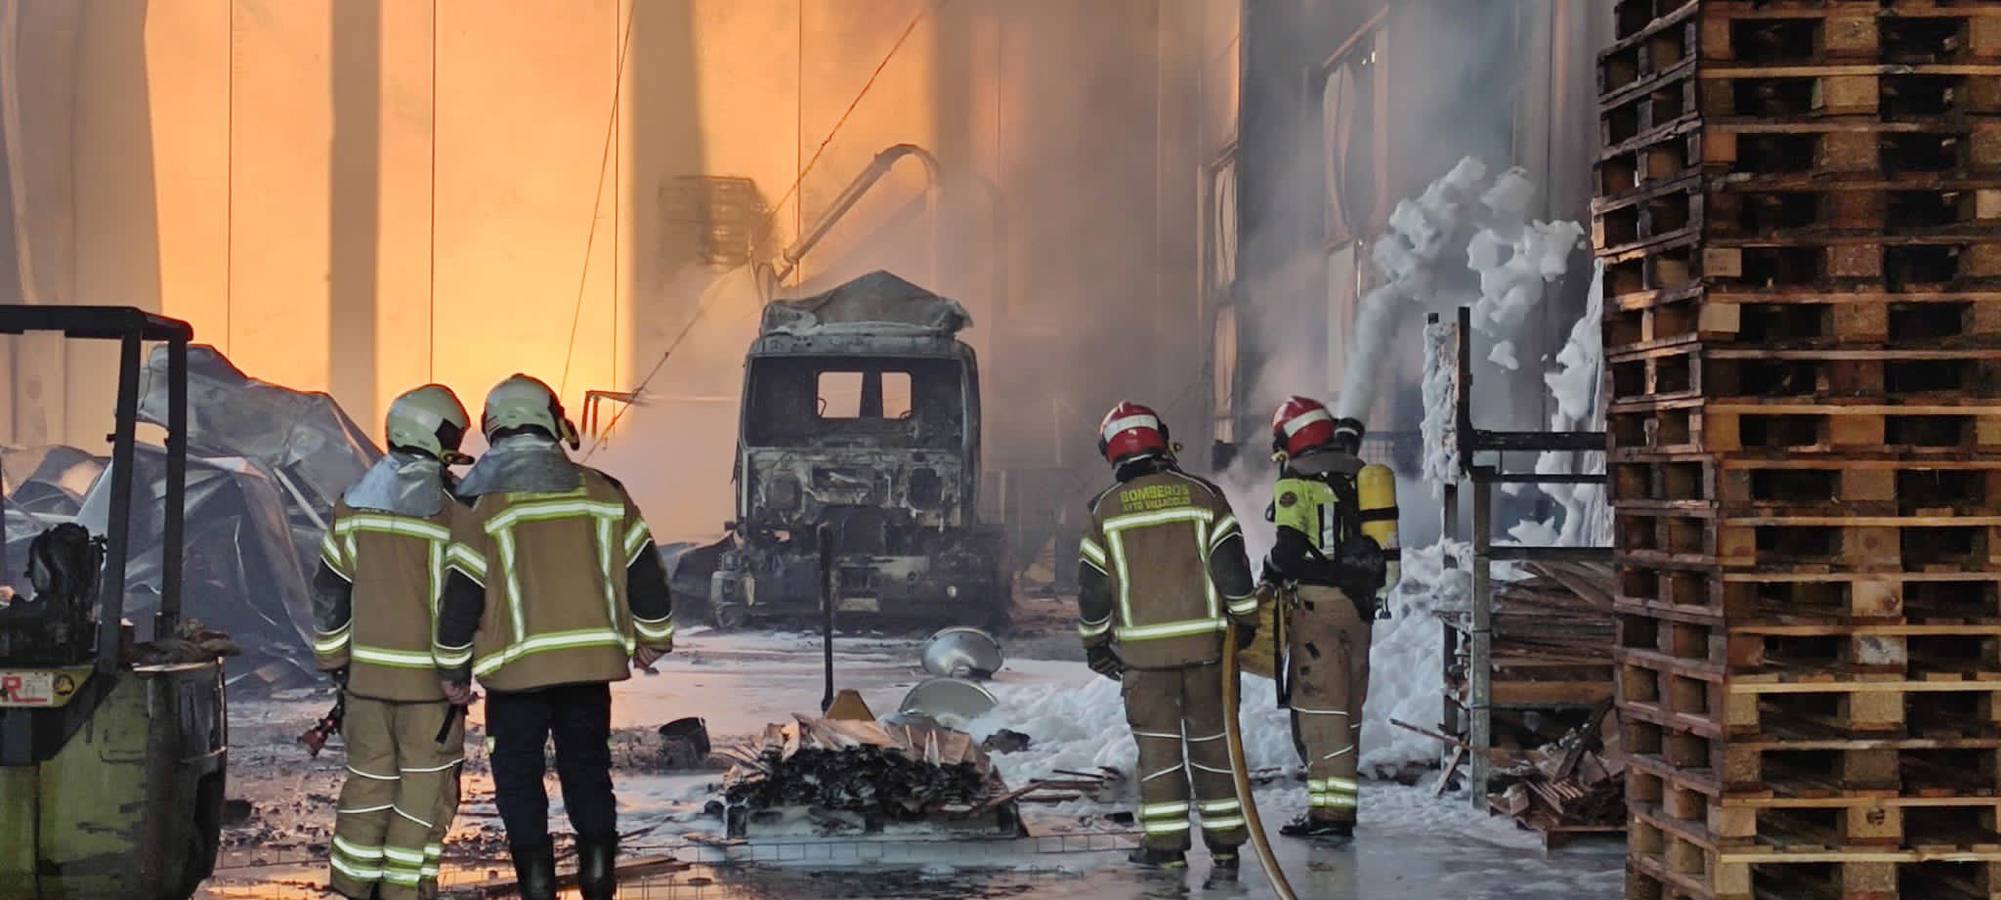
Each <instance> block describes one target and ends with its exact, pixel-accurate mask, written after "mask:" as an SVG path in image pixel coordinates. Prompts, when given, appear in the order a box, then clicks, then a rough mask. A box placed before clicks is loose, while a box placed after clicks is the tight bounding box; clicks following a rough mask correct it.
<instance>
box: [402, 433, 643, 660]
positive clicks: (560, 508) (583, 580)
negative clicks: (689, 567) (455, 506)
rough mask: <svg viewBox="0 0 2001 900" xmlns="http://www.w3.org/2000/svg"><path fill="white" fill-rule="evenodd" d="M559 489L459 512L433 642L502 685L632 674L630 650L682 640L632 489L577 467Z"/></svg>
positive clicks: (490, 498) (491, 500)
mask: <svg viewBox="0 0 2001 900" xmlns="http://www.w3.org/2000/svg"><path fill="white" fill-rule="evenodd" d="M578 471H579V473H580V475H581V477H582V485H581V486H580V487H578V488H577V489H576V490H573V491H564V492H560V493H501V494H486V495H483V496H481V497H479V498H478V500H476V501H475V502H474V503H473V507H472V509H471V510H470V511H469V512H466V513H462V514H460V515H458V516H457V517H455V519H454V522H453V528H452V540H451V545H450V547H449V548H448V549H447V551H446V572H447V575H446V584H445V595H444V598H443V600H442V601H441V603H440V606H439V611H438V632H437V639H436V642H435V645H434V646H433V647H432V648H431V652H432V655H433V657H434V658H435V661H436V663H437V668H438V673H439V674H440V675H442V676H443V677H445V678H448V679H452V680H465V679H466V678H467V676H473V677H477V678H478V679H479V681H480V683H481V684H484V685H486V687H487V688H488V689H489V690H494V691H503V692H505V691H529V690H535V689H537V688H544V687H552V686H555V685H562V684H578V683H584V682H606V681H622V680H624V679H626V678H629V677H631V671H630V667H631V659H632V654H633V650H634V649H635V648H636V647H638V646H641V645H644V646H646V647H649V648H652V649H656V650H660V651H667V650H671V649H673V646H674V608H673V602H672V599H671V598H670V597H669V595H668V590H667V577H666V573H665V572H664V570H663V569H662V568H661V566H660V555H659V553H658V552H657V551H656V550H655V548H654V543H653V534H652V532H650V531H649V530H648V529H647V527H646V520H645V519H643V518H641V517H640V514H639V509H638V507H636V506H634V505H633V503H632V498H631V497H630V496H628V495H627V494H626V492H625V489H624V488H623V487H622V486H620V485H619V484H618V482H616V481H613V480H612V479H611V478H610V477H609V476H607V475H605V474H603V473H601V472H598V471H596V470H594V469H588V468H584V467H581V466H580V467H578Z"/></svg>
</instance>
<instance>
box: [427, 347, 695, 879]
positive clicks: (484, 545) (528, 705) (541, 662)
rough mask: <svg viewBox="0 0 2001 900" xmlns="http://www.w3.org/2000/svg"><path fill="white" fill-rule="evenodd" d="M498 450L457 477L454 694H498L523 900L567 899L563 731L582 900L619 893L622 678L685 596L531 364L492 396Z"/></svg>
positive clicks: (492, 733) (451, 584)
mask: <svg viewBox="0 0 2001 900" xmlns="http://www.w3.org/2000/svg"><path fill="white" fill-rule="evenodd" d="M480 428H481V430H482V431H484V432H485V434H486V436H487V441H488V443H489V449H488V450H487V452H486V454H485V455H483V456H481V457H480V461H479V463H478V464H476V465H474V466H473V467H472V469H471V471H469V472H467V473H466V477H465V480H464V481H462V482H461V483H460V484H459V495H460V497H461V498H463V499H464V500H465V501H466V502H468V503H470V504H471V505H472V510H471V512H470V514H468V515H464V516H461V517H460V518H459V520H458V522H457V523H456V527H455V528H454V530H453V539H452V545H451V548H450V551H449V553H448V558H447V563H446V565H447V571H448V572H449V575H448V579H447V584H446V589H445V597H444V601H443V603H442V604H441V606H440V609H439V613H438V636H437V645H436V646H435V647H434V648H433V651H432V652H433V654H434V655H435V656H436V658H437V662H438V666H439V673H440V677H441V678H442V679H443V681H444V687H445V692H446V694H447V695H448V696H450V697H452V698H453V699H454V700H455V701H456V702H461V703H464V702H470V700H471V699H472V681H473V679H475V678H476V679H478V682H479V684H480V685H482V686H483V687H484V688H485V689H486V693H487V699H486V728H487V736H488V738H489V739H490V740H491V741H492V744H491V746H492V754H491V758H492V764H493V786H494V805H495V806H497V807H498V808H499V810H500V817H501V821H502V822H503V824H505V825H506V827H507V841H508V845H509V848H510V851H511V853H512V856H513V859H514V870H515V873H516V875H517V877H518V878H519V880H520V888H521V896H522V897H524V898H526V900H552V898H554V897H555V850H554V846H553V844H552V843H551V840H550V836H549V798H548V795H547V794H546V793H545V792H544V791H543V788H542V778H543V774H544V761H543V747H544V745H545V744H546V743H547V742H548V740H549V738H550V737H551V736H552V735H553V736H554V738H555V743H556V774H557V776H558V778H559V780H560V781H561V782H562V786H563V806H564V808H565V809H566V810H567V811H568V813H569V818H570V824H571V826H572V827H573V828H574V829H575V830H576V843H577V880H578V889H579V892H580V893H581V894H582V896H583V897H584V898H585V900H609V898H610V897H611V896H612V895H613V893H614V891H616V889H617V886H616V884H615V878H614V863H615V858H616V856H617V853H618V829H617V811H616V808H615V806H614V803H615V801H614V799H613V796H612V784H611V752H610V748H609V744H608V742H609V740H610V737H611V682H614V681H623V680H624V679H626V678H629V677H631V668H632V667H634V666H637V667H639V668H642V669H650V668H651V667H652V664H653V662H654V661H655V660H657V659H659V658H660V657H661V655H662V654H665V653H667V652H669V651H670V650H672V649H673V646H674V621H673V606H672V602H671V600H670V598H669V596H668V593H667V578H666V575H665V573H664V571H663V570H662V568H661V565H660V557H659V554H658V552H657V551H656V550H655V548H654V544H653V535H652V533H651V532H650V531H648V530H647V527H646V522H645V520H644V519H642V518H641V517H640V514H639V509H638V507H636V506H634V505H633V502H632V498H631V497H630V496H628V495H627V494H626V491H625V488H624V487H623V486H621V485H620V484H619V483H618V482H617V481H615V480H613V479H612V478H611V477H609V476H607V475H605V474H603V473H601V472H598V471H596V470H594V469H590V468H586V467H584V466H580V465H577V464H576V463H573V462H571V461H570V459H569V457H568V455H567V454H565V453H564V445H565V444H567V445H568V446H569V447H570V448H572V449H574V448H575V447H576V445H577V434H576V429H575V427H574V426H572V425H571V424H570V422H569V420H568V419H566V418H564V415H563V407H562V405H561V403H559V402H558V401H557V398H556V396H555V393H554V392H552V391H550V390H549V387H548V385H545V384H543V383H542V382H540V381H537V380H535V379H533V378H530V377H528V376H526V375H515V376H513V377H511V378H508V379H507V380H505V381H503V382H501V383H500V384H498V385H496V386H495V387H494V388H493V391H492V392H491V393H489V394H488V395H487V398H486V409H485V411H484V413H483V415H482V416H481V419H480Z"/></svg>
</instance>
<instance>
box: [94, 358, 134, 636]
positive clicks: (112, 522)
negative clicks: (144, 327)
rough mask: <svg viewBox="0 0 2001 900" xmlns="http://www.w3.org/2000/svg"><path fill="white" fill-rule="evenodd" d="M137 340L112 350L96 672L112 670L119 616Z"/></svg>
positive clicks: (128, 527) (127, 539) (128, 525)
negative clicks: (114, 386) (112, 403)
mask: <svg viewBox="0 0 2001 900" xmlns="http://www.w3.org/2000/svg"><path fill="white" fill-rule="evenodd" d="M140 362H141V360H140V356H139V336H138V335H137V334H130V335H126V337H125V339H124V340H123V341H122V342H121V346H120V347H119V352H118V405H117V407H115V409H114V415H115V417H116V418H115V421H114V424H113V431H112V434H111V508H110V510H109V511H108V512H109V518H108V519H106V520H105V530H106V532H107V540H106V546H105V549H104V580H103V581H101V582H99V583H98V586H97V616H98V619H97V670H98V671H99V672H104V673H110V672H113V671H116V670H117V668H118V644H119V638H120V637H121V636H122V635H121V626H120V623H121V621H122V620H123V619H124V617H125V563H126V557H127V556H129V555H130V554H131V552H132V540H131V536H132V480H133V479H132V476H133V472H132V462H133V460H132V457H133V455H134V454H133V446H132V444H133V432H134V431H135V429H136V425H137V422H138V419H139V365H140Z"/></svg>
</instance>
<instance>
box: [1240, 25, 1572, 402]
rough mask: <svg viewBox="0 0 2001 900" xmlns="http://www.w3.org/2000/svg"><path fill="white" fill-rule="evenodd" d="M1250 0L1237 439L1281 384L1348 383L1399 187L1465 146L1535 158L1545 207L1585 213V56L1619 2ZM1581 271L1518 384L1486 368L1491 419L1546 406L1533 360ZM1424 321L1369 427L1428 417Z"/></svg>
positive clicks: (1410, 193) (1532, 347) (1528, 345)
mask: <svg viewBox="0 0 2001 900" xmlns="http://www.w3.org/2000/svg"><path fill="white" fill-rule="evenodd" d="M1251 9H1252V11H1253V15H1252V16H1251V18H1250V20H1248V21H1247V22H1246V23H1245V29H1246V34H1247V41H1248V42H1250V43H1252V44H1256V45H1258V46H1259V48H1261V49H1257V50H1254V51H1253V53H1252V59H1250V60H1249V61H1248V62H1247V68H1246V72H1247V80H1246V82H1245V85H1244V91H1245V96H1244V101H1243V102H1244V108H1245V110H1246V112H1245V126H1244V127H1245V134H1244V138H1243V143H1242V146H1243V148H1244V150H1243V154H1242V159H1243V162H1242V165H1241V166H1240V169H1239V171H1240V182H1239V184H1240V195H1241V201H1240V209H1241V210H1242V213H1243V219H1242V222H1241V226H1240V227H1241V230H1242V238H1241V241H1240V242H1239V244H1238V250H1239V269H1238V272H1237V275H1238V291H1237V297H1238V298H1239V302H1240V303H1241V310H1240V313H1241V314H1240V321H1241V322H1242V326H1241V327H1242V332H1243V334H1242V337H1241V340H1240V343H1241V348H1240V351H1239V353H1238V366H1239V371H1238V376H1237V385H1236V390H1237V391H1238V392H1239V400H1240V401H1241V402H1240V404H1239V405H1240V410H1239V414H1238V423H1237V426H1238V428H1237V430H1238V433H1239V437H1241V436H1242V435H1243V434H1247V433H1248V434H1253V435H1255V434H1257V433H1259V431H1258V425H1259V420H1260V418H1261V417H1262V416H1263V415H1265V414H1268V411H1269V409H1270V408H1271V405H1272V404H1273V403H1275V402H1277V400H1278V399H1280V398H1282V397H1283V396H1284V395H1286V394H1289V393H1294V392H1300V391H1307V392H1323V393H1330V394H1331V393H1338V392H1339V390H1340V389H1341V387H1342V385H1341V384H1340V383H1339V382H1340V380H1341V378H1342V373H1343V371H1344V369H1345V366H1346V359H1347V356H1348V353H1349V349H1350V346H1351V342H1352V340H1353V334H1352V327H1353V324H1354V319H1355V312H1356V302H1357V300H1358V297H1359V294H1360V293H1361V292H1363V291H1366V289H1367V287H1368V286H1370V285H1371V284H1373V283H1374V280H1375V278H1376V275H1375V272H1374V271H1373V269H1372V268H1371V262H1370V256H1369V247H1370V244H1371V242H1372V241H1374V240H1375V238H1376V237H1377V236H1379V235H1380V234H1381V233H1382V232H1383V230H1384V229H1385V227H1386V226H1387V224H1388V217H1389V214H1390V212H1391V211H1392V210H1393V209H1394V207H1395V205H1396V203H1397V202H1398V201H1399V200H1401V199H1403V198H1408V197H1415V196H1416V195H1418V194H1419V193H1421V192H1422V191H1423V190H1424V188H1425V186H1426V185H1427V184H1428V183H1429V182H1431V181H1432V180H1434V179H1436V178H1438V177H1439V176H1441V175H1443V174H1445V173H1446V172H1447V171H1448V170H1450V169H1451V168H1452V166H1453V165H1454V164H1455V163H1456V162H1457V161H1458V160H1459V159H1461V158H1462V157H1465V156H1473V157H1477V158H1480V159H1482V160H1484V161H1485V162H1487V163H1488V164H1489V165H1490V166H1491V167H1493V168H1494V169H1496V170H1498V169H1501V168H1506V167H1508V166H1512V165H1520V166H1522V167H1524V168H1525V169H1526V170H1527V173H1528V177H1529V178H1530V179H1531V180H1532V181H1534V182H1535V183H1536V184H1537V185H1538V186H1539V188H1540V196H1539V197H1538V202H1537V204H1536V206H1535V214H1536V217H1537V218H1543V219H1570V220H1582V218H1583V217H1584V215H1585V214H1586V212H1587V211H1588V203H1589V199H1590V190H1591V184H1590V177H1591V162H1592V159H1593V158H1594V154H1595V150H1594V149H1593V142H1594V139H1595V133H1594V132H1593V131H1592V130H1591V128H1590V122H1589V118H1588V113H1589V109H1590V104H1591V102H1592V100H1591V97H1590V91H1591V90H1592V88H1593V78H1594V75H1593V69H1592V63H1593V60H1594V59H1595V53H1596V50H1597V48H1598V47H1599V46H1600V45H1601V44H1602V42H1603V40H1604V38H1605V36H1606V35H1608V34H1609V33H1610V28H1611V25H1610V13H1609V7H1608V6H1607V5H1605V4H1601V3H1593V2H1589V0H1550V2H1547V3H1524V4H1493V3H1485V2H1481V0H1424V2H1411V3H1385V2H1383V0H1319V2H1309V3H1304V4H1298V5H1279V4H1274V5H1270V6H1260V5H1253V6H1252V7H1251ZM1495 34H1504V35H1507V36H1508V39H1507V40H1503V41H1498V42H1497V41H1495V40H1494V37H1493V36H1494V35H1495ZM1330 64H1331V65H1330ZM1337 70H1345V71H1337ZM1392 96H1394V98H1395V102H1394V103H1391V102H1388V98H1390V97H1392ZM1330 182H1331V183H1333V184H1334V187H1332V188H1329V184H1330ZM1302 185H1307V186H1311V188H1312V189H1302ZM1574 263H1575V266H1576V267H1577V268H1578V270H1579V271H1582V270H1583V269H1582V267H1584V266H1586V265H1588V257H1587V255H1586V254H1584V253H1583V252H1582V250H1580V251H1579V252H1578V253H1576V254H1575V255H1574ZM1358 270H1359V271H1358ZM1588 281H1589V278H1588V277H1580V278H1572V279H1569V280H1568V281H1567V282H1566V283H1565V284H1564V285H1563V286H1562V289H1561V290H1559V291H1553V292H1552V293H1551V295H1550V298H1549V300H1548V302H1545V303H1544V304H1543V305H1542V307H1541V309H1540V310H1539V311H1538V315H1539V316H1540V317H1541V318H1540V322H1541V324H1540V326H1539V327H1536V328H1531V329H1526V330H1525V334H1526V336H1527V337H1529V338H1531V339H1532V341H1543V340H1550V341H1552V342H1551V343H1549V344H1546V345H1536V344H1534V343H1533V342H1525V343H1524V344H1523V345H1522V346H1520V347H1519V348H1518V352H1519V355H1520V357H1521V359H1523V360H1524V361H1525V365H1524V367H1523V368H1522V369H1521V370H1520V371H1519V372H1517V373H1515V374H1516V376H1517V378H1516V379H1514V380H1519V381H1520V384H1519V385H1515V384H1512V383H1510V384H1506V385H1499V384H1497V382H1499V381H1501V379H1494V378H1489V379H1488V382H1489V384H1490V385H1495V386H1496V387H1497V391H1496V393H1495V394H1494V395H1493V397H1492V398H1491V402H1487V403H1485V404H1484V405H1483V406H1482V410H1483V414H1485V415H1487V416H1488V417H1489V419H1488V420H1486V421H1483V424H1484V425H1487V426H1488V427H1540V426H1542V425H1543V424H1544V423H1545V422H1546V419H1547V409H1546V408H1545V404H1544V402H1543V400H1544V396H1543V395H1544V391H1543V389H1542V386H1541V382H1540V377H1539V372H1540V369H1539V367H1538V365H1537V364H1536V362H1535V361H1537V360H1539V359H1540V358H1541V356H1542V355H1543V354H1544V353H1547V352H1550V351H1552V350H1553V349H1554V347H1555V346H1556V342H1560V335H1561V334H1562V333H1564V332H1567V330H1568V327H1569V324H1570V322H1571V320H1573V319H1574V318H1575V316H1576V315H1577V313H1578V312H1579V311H1581V309H1582V308H1583V293H1584V289H1585V287H1586V286H1587V284H1588ZM1358 285H1359V290H1358ZM1440 299H1441V300H1442V301H1444V303H1442V304H1441V305H1449V303H1450V302H1451V298H1440ZM1405 318H1406V319H1408V320H1417V321H1421V316H1419V315H1417V314H1415V313H1412V314H1410V315H1408V316H1406V317H1405ZM1416 335H1417V328H1416V327H1415V325H1409V326H1408V327H1406V328H1404V329H1403V330H1402V331H1401V337H1400V338H1399V339H1398V342H1397V346H1396V347H1395V349H1394V351H1393V352H1392V353H1391V355H1390V362H1391V365H1392V367H1393V369H1394V374H1393V375H1392V376H1391V377H1390V378H1389V379H1387V380H1386V382H1385V383H1384V385H1383V387H1382V389H1381V390H1380V391H1378V393H1377V403H1376V406H1375V414H1374V416H1373V417H1372V422H1371V427H1372V428H1373V429H1375V430H1378V431H1387V430H1414V429H1415V428H1416V423H1417V421H1418V419H1419V418H1420V410H1419V401H1418V396H1417V395H1418V385H1417V382H1418V377H1419V368H1420V365H1421V354H1420V352H1419V347H1420V343H1419V341H1418V339H1417V337H1416ZM1551 336H1557V337H1555V338H1552V337H1551ZM1482 352H1483V355H1484V350H1483V351H1482ZM1274 373H1275V374H1276V375H1278V376H1279V377H1277V378H1274V377H1271V376H1272V375H1273V374H1274ZM1261 376H1265V377H1261ZM1281 382H1282V383H1281Z"/></svg>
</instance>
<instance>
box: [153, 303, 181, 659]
mask: <svg viewBox="0 0 2001 900" xmlns="http://www.w3.org/2000/svg"><path fill="white" fill-rule="evenodd" d="M187 490H188V342H187V341H185V340H180V339H178V338H177V339H175V340H173V341H170V342H168V344H167V493H166V496H165V497H164V498H162V499H163V501H164V502H165V503H166V509H165V510H162V513H163V521H162V523H161V526H160V554H161V555H160V611H159V613H158V614H157V615H156V616H154V618H153V638H154V640H158V639H160V638H163V637H166V636H168V635H170V634H173V633H174V630H175V629H176V628H179V627H180V624H181V563H182V560H183V558H184V555H185V552H186V548H185V547H182V546H181V544H182V537H181V535H182V525H183V523H184V522H185V521H186V511H187V499H188V495H187Z"/></svg>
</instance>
